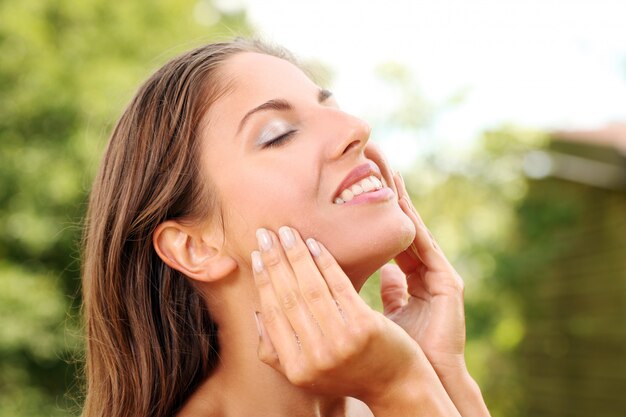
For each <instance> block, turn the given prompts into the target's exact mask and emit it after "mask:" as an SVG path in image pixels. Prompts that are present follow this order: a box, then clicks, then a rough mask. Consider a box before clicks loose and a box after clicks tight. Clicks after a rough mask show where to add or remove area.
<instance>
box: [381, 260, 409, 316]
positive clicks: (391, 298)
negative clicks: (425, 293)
mask: <svg viewBox="0 0 626 417" xmlns="http://www.w3.org/2000/svg"><path fill="white" fill-rule="evenodd" d="M407 296H408V295H407V282H406V277H405V275H404V272H402V270H401V269H400V267H399V266H398V265H394V264H387V265H384V266H383V267H382V268H381V269H380V297H381V299H382V301H383V309H384V314H385V315H389V314H392V313H394V312H395V311H397V310H398V309H400V308H402V307H404V305H405V304H406V302H407Z"/></svg>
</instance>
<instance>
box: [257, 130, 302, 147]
mask: <svg viewBox="0 0 626 417" xmlns="http://www.w3.org/2000/svg"><path fill="white" fill-rule="evenodd" d="M296 132H297V130H295V129H294V130H290V131H288V132H285V133H283V134H282V135H279V136H277V137H275V138H274V139H272V140H270V141H268V142H265V143H264V144H263V146H262V147H263V149H267V148H275V147H278V146H280V145H282V144H284V143H285V142H287V141H288V140H289V139H291V137H292V136H293V135H294V134H295V133H296Z"/></svg>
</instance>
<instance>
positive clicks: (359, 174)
mask: <svg viewBox="0 0 626 417" xmlns="http://www.w3.org/2000/svg"><path fill="white" fill-rule="evenodd" d="M371 175H373V176H375V177H376V178H378V179H379V180H382V178H381V176H382V175H381V172H380V168H378V165H376V164H375V163H374V162H372V161H369V160H368V161H367V162H366V163H364V164H361V165H359V166H357V167H356V168H354V169H353V170H352V171H350V172H349V173H348V175H346V177H345V178H344V179H343V181H341V183H340V184H339V187H337V189H336V190H335V195H334V197H333V200H334V199H335V198H337V197H339V196H340V195H341V192H342V191H343V190H345V189H346V188H348V187H350V186H352V184H354V183H356V182H358V181H360V180H362V179H363V178H367V177H369V176H371Z"/></svg>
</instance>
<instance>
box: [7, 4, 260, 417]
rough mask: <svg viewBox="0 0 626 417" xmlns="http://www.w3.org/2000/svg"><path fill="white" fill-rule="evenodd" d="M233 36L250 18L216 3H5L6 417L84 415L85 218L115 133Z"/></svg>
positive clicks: (243, 30)
mask: <svg viewBox="0 0 626 417" xmlns="http://www.w3.org/2000/svg"><path fill="white" fill-rule="evenodd" d="M234 33H237V34H244V35H245V34H248V33H249V28H248V25H247V24H246V16H245V13H244V12H243V11H236V12H232V11H230V12H228V13H226V12H221V11H220V10H219V9H217V8H216V7H215V5H214V4H213V2H212V1H210V0H200V1H194V0H162V1H157V2H153V1H148V0H136V1H132V2H110V1H105V0H83V1H80V2H76V1H70V0H59V1H40V0H24V1H19V2H18V1H8V0H0V56H2V59H1V60H0V91H1V92H2V93H1V95H0V114H1V115H2V116H1V117H0V144H1V147H0V229H1V230H2V233H0V277H1V279H0V317H2V326H0V417H4V416H12V417H13V416H41V415H66V414H67V413H72V410H74V411H76V410H77V408H78V407H79V405H78V404H79V403H80V399H79V398H77V397H76V393H77V392H79V391H80V389H79V388H80V384H81V382H80V379H77V375H80V357H81V355H82V346H83V341H82V330H81V324H80V318H79V314H78V307H79V305H80V300H79V286H80V253H79V241H80V234H81V222H82V220H81V219H82V216H83V214H84V209H85V203H86V195H87V192H88V190H89V186H90V183H91V179H92V177H93V174H94V171H95V169H96V167H97V164H98V160H99V157H100V155H101V152H102V149H103V146H104V144H105V142H106V138H107V136H108V133H109V131H110V130H111V128H112V125H113V122H114V120H115V118H116V117H117V115H118V114H119V113H120V111H121V109H122V108H123V106H124V103H126V102H127V101H128V100H129V99H130V96H131V95H132V93H133V91H134V89H135V88H136V86H137V85H138V83H139V82H140V81H141V80H142V79H144V78H146V77H147V76H148V75H149V73H150V72H151V71H152V70H154V69H155V68H157V67H158V66H159V65H160V64H161V63H163V62H164V61H166V60H167V59H168V58H170V57H171V56H173V55H175V54H176V53H177V52H180V51H182V50H187V49H189V48H191V47H193V46H195V45H197V44H200V43H203V42H206V41H209V40H211V39H215V38H216V37H224V36H229V35H232V34H234ZM163 51H166V52H165V53H164V52H163ZM67 392H70V393H71V394H70V395H66V393H67Z"/></svg>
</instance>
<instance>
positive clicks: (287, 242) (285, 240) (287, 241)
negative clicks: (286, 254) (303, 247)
mask: <svg viewBox="0 0 626 417" xmlns="http://www.w3.org/2000/svg"><path fill="white" fill-rule="evenodd" d="M278 236H280V242H281V243H282V244H283V247H284V248H285V249H291V248H293V245H295V243H296V237H295V236H294V234H293V232H292V231H291V228H290V227H288V226H283V227H281V228H280V229H278Z"/></svg>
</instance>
